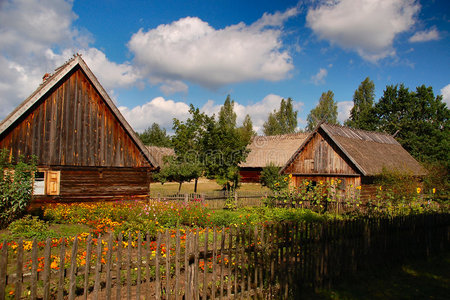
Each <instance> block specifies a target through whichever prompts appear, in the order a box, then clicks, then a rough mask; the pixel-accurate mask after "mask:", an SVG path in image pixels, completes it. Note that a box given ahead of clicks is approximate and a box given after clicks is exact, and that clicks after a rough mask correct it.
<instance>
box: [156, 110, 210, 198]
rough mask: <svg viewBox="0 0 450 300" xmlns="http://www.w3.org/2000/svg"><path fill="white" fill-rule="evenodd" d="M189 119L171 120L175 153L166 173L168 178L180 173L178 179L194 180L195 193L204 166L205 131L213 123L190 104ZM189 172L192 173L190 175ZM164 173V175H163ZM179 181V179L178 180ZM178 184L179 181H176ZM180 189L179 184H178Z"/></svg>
mask: <svg viewBox="0 0 450 300" xmlns="http://www.w3.org/2000/svg"><path fill="white" fill-rule="evenodd" d="M189 114H190V115H191V117H189V118H188V119H187V120H186V122H181V121H179V120H178V119H173V130H174V132H175V133H174V136H173V138H172V145H173V147H174V151H175V157H176V159H174V160H169V161H168V165H169V166H167V167H165V168H168V170H167V172H166V171H164V168H163V170H162V171H163V172H162V174H163V175H164V174H168V175H169V176H171V177H169V178H174V174H176V172H179V173H181V174H180V176H179V177H180V178H182V177H183V176H184V177H185V178H190V179H189V180H185V181H190V180H191V179H194V180H195V187H194V192H195V193H196V192H197V183H198V178H199V177H200V176H202V174H203V172H204V169H205V166H204V163H203V157H204V152H205V149H204V139H205V136H207V130H208V128H209V127H210V125H211V124H213V123H214V117H209V116H207V115H206V114H205V113H201V112H200V110H199V109H198V108H195V107H194V106H193V105H192V104H191V105H190V108H189ZM189 171H191V172H193V174H192V175H190V174H189ZM165 172H166V173H165ZM180 180H181V179H180ZM178 182H180V181H178ZM180 188H181V184H180Z"/></svg>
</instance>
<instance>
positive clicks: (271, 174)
mask: <svg viewBox="0 0 450 300" xmlns="http://www.w3.org/2000/svg"><path fill="white" fill-rule="evenodd" d="M279 172H280V167H278V166H276V165H275V164H274V163H272V162H271V163H270V164H268V165H267V166H265V167H264V168H263V169H262V171H261V177H260V181H261V184H262V185H263V186H267V187H268V188H269V189H271V190H272V191H280V190H282V189H285V188H287V186H288V185H289V180H288V179H289V178H288V177H287V176H286V175H281V174H280V173H279Z"/></svg>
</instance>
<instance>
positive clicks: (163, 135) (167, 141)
mask: <svg viewBox="0 0 450 300" xmlns="http://www.w3.org/2000/svg"><path fill="white" fill-rule="evenodd" d="M139 138H140V139H141V141H142V143H144V145H153V146H158V147H171V146H172V141H171V138H170V136H169V135H168V134H167V132H166V130H165V129H164V128H161V127H160V126H159V124H158V123H153V124H152V126H150V127H148V128H147V129H145V130H144V132H143V133H141V134H139Z"/></svg>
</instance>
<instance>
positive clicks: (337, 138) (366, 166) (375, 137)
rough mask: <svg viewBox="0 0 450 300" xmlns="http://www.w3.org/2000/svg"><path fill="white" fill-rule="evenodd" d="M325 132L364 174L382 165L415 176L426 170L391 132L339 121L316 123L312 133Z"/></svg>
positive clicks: (376, 172)
mask: <svg viewBox="0 0 450 300" xmlns="http://www.w3.org/2000/svg"><path fill="white" fill-rule="evenodd" d="M316 132H320V133H322V134H325V135H327V136H328V137H329V138H330V139H331V140H332V141H333V142H334V143H335V144H336V146H337V147H339V148H340V149H341V150H342V152H343V153H344V154H345V155H346V156H347V158H348V159H349V160H350V161H351V162H352V163H353V164H354V165H355V167H356V168H357V169H358V170H359V172H360V173H361V174H362V175H364V176H373V175H377V174H380V173H381V172H382V170H383V168H386V169H389V170H401V171H405V172H410V173H412V174H413V175H416V176H422V175H425V174H426V170H425V169H424V168H423V167H422V166H421V165H420V164H419V162H417V161H416V160H415V159H414V158H413V157H412V156H411V155H410V154H409V153H408V151H406V150H405V149H404V148H403V147H402V146H401V145H400V144H399V143H398V142H397V141H396V140H395V139H394V137H392V136H391V135H388V134H385V133H381V132H373V131H365V130H360V129H354V128H349V127H344V126H339V125H330V124H326V123H322V124H320V125H319V126H318V127H317V128H316V129H315V130H314V131H313V132H312V133H311V136H312V135H313V134H315V133H316ZM308 140H309V138H308V139H306V140H305V143H304V144H303V145H302V146H301V147H300V148H299V149H298V150H297V151H296V152H295V154H294V155H293V156H292V157H291V158H290V159H289V160H288V161H287V163H286V165H285V166H284V167H283V170H284V169H286V168H287V166H288V165H290V164H291V163H292V162H293V161H294V160H295V158H296V157H297V155H298V154H299V153H300V152H301V151H302V149H303V147H304V146H305V144H306V143H307V142H308Z"/></svg>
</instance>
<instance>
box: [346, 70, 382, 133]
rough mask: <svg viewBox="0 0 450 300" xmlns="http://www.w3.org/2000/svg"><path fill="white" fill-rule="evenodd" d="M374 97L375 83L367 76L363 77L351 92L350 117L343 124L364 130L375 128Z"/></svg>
mask: <svg viewBox="0 0 450 300" xmlns="http://www.w3.org/2000/svg"><path fill="white" fill-rule="evenodd" d="M374 99H375V84H374V83H373V81H372V80H370V78H369V77H367V78H366V79H364V81H363V82H361V84H360V85H359V87H358V89H356V90H355V93H354V94H353V107H352V109H351V111H350V118H349V119H348V120H347V121H345V125H346V126H349V127H353V128H359V129H364V130H374V129H375V123H376V121H375V113H374V110H373V103H374Z"/></svg>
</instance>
